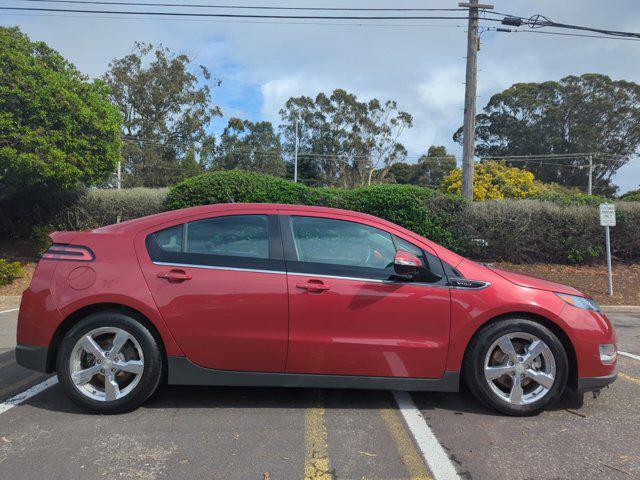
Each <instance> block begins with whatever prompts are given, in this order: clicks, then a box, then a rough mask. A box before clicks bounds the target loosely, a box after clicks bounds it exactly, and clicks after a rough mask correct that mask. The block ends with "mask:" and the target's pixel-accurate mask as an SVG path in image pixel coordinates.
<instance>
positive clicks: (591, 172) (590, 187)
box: [587, 154, 593, 195]
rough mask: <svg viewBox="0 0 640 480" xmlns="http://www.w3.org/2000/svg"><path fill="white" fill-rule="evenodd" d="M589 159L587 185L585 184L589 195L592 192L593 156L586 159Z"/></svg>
mask: <svg viewBox="0 0 640 480" xmlns="http://www.w3.org/2000/svg"><path fill="white" fill-rule="evenodd" d="M587 158H588V159H589V183H588V184H587V193H588V194H589V195H591V192H592V190H593V155H591V154H590V155H589V156H588V157H587Z"/></svg>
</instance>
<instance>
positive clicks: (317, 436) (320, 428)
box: [304, 393, 334, 480]
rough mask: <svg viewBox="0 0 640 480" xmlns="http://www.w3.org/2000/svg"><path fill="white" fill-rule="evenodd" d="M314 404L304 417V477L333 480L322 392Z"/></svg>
mask: <svg viewBox="0 0 640 480" xmlns="http://www.w3.org/2000/svg"><path fill="white" fill-rule="evenodd" d="M316 395H317V397H316V398H315V399H314V402H313V403H314V405H313V406H311V407H309V408H307V410H306V412H305V419H304V443H305V450H306V454H305V460H304V479H305V480H333V478H334V476H333V473H332V472H331V470H330V466H329V446H328V445H327V426H326V424H325V421H324V419H325V408H324V406H323V405H322V394H321V393H316Z"/></svg>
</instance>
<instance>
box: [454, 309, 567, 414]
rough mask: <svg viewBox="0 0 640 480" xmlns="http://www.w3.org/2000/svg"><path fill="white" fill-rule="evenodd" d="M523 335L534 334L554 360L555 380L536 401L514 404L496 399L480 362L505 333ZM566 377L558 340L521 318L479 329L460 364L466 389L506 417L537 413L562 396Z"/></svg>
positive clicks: (482, 363)
mask: <svg viewBox="0 0 640 480" xmlns="http://www.w3.org/2000/svg"><path fill="white" fill-rule="evenodd" d="M516 332H524V333H528V334H531V335H535V336H536V337H538V338H539V339H540V340H542V341H543V342H544V343H546V344H547V346H548V347H549V350H550V351H551V353H552V354H553V357H554V360H555V367H556V373H555V380H554V382H553V385H552V386H551V388H550V389H549V391H548V392H547V393H546V394H545V395H544V396H542V398H540V399H539V400H535V401H533V402H532V403H529V404H526V405H515V404H513V403H510V402H509V401H507V400H503V399H502V398H500V397H499V396H498V395H497V394H496V393H494V391H493V390H492V389H491V387H490V386H489V382H488V381H487V379H486V378H485V373H484V362H485V357H486V355H487V353H488V350H489V348H490V347H491V345H493V344H494V342H496V341H497V340H498V339H499V338H500V337H502V336H503V335H506V334H509V333H516ZM568 375H569V361H568V359H567V353H566V351H565V349H564V346H563V345H562V342H560V340H559V339H558V337H557V336H556V335H555V334H554V333H553V332H552V331H551V330H549V329H548V328H546V327H545V326H544V325H541V324H540V323H537V322H535V321H532V320H528V319H524V318H517V317H512V318H504V319H501V320H498V321H496V322H492V323H490V324H489V325H487V326H485V327H483V328H482V329H481V330H480V331H479V332H478V333H477V334H476V335H475V336H474V338H473V339H472V340H471V343H470V344H469V348H468V350H467V355H466V357H465V360H464V364H463V376H464V381H465V383H466V385H467V387H468V389H469V390H470V391H471V392H472V393H473V395H474V396H475V397H476V398H478V400H480V401H481V402H482V403H484V404H485V405H487V406H488V407H491V408H493V409H496V410H498V411H500V412H502V413H504V414H506V415H512V416H530V415H536V414H538V413H540V412H541V411H542V410H544V409H545V408H547V407H550V406H551V405H553V404H554V403H555V402H557V401H558V400H559V399H560V397H561V396H562V394H563V392H564V390H565V388H566V386H567V378H568Z"/></svg>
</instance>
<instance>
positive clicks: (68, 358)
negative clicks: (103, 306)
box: [56, 311, 163, 414]
mask: <svg viewBox="0 0 640 480" xmlns="http://www.w3.org/2000/svg"><path fill="white" fill-rule="evenodd" d="M89 337H91V340H93V342H92V341H90V340H88V338H89ZM114 343H117V344H118V345H120V343H122V345H121V348H119V349H117V348H114ZM96 347H97V348H96ZM56 366H57V373H58V379H59V381H60V384H61V385H62V388H63V389H64V391H65V393H66V394H67V396H68V397H69V398H70V399H71V400H73V401H74V402H75V403H76V404H77V405H79V406H80V407H82V408H83V409H85V410H88V411H91V412H94V413H101V414H115V413H123V412H127V411H131V410H133V409H135V408H137V407H138V406H140V405H141V404H142V403H143V402H144V401H145V400H147V399H148V398H149V397H150V396H151V395H153V393H154V392H155V391H156V390H157V388H158V385H159V384H160V380H161V378H162V372H163V355H162V352H161V349H160V347H159V345H158V341H157V340H156V339H155V338H154V336H153V335H152V334H151V332H149V330H148V329H147V328H146V327H145V326H143V325H142V324H141V323H140V322H138V321H137V320H135V319H134V318H132V317H131V316H129V315H127V314H125V313H122V312H119V311H106V312H99V313H95V314H92V315H89V316H87V317H86V318H84V319H82V320H81V321H80V322H78V323H77V324H76V325H75V326H74V327H73V328H71V330H69V332H67V334H66V335H65V336H64V338H63V339H62V343H61V345H60V348H59V349H58V353H57V356H56ZM87 379H88V380H87ZM107 379H111V381H109V382H108V381H107ZM85 380H87V381H86V382H85Z"/></svg>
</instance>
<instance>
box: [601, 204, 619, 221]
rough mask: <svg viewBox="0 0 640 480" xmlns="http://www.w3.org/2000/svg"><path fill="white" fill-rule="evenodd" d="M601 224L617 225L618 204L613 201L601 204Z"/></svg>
mask: <svg viewBox="0 0 640 480" xmlns="http://www.w3.org/2000/svg"><path fill="white" fill-rule="evenodd" d="M600 225H601V226H602V227H615V226H616V206H615V205H614V204H613V203H601V204H600Z"/></svg>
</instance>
